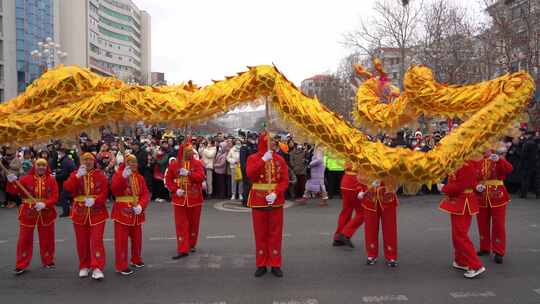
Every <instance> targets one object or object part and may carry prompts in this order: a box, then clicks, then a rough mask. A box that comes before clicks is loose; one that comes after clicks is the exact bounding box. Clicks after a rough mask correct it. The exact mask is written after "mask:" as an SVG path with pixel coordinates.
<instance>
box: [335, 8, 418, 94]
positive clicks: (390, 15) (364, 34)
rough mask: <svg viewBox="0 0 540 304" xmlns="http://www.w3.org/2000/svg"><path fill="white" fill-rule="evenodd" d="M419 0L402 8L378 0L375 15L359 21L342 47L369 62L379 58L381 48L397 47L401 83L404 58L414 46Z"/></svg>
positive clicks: (348, 34) (346, 37)
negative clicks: (353, 51) (349, 48)
mask: <svg viewBox="0 0 540 304" xmlns="http://www.w3.org/2000/svg"><path fill="white" fill-rule="evenodd" d="M422 6H423V4H422V0H417V1H410V3H409V4H408V5H405V6H404V5H403V3H402V1H401V0H379V1H377V2H376V3H375V5H374V6H373V11H374V13H375V16H374V17H373V18H369V19H365V20H361V26H360V28H359V29H358V30H356V31H353V32H349V33H346V34H345V35H344V39H343V44H344V45H345V46H348V47H351V48H352V49H354V50H355V51H356V52H359V53H362V54H363V55H365V56H367V57H368V58H370V59H373V58H374V57H377V56H379V55H380V50H381V49H382V48H397V49H398V50H399V54H400V62H399V65H400V69H399V70H400V72H399V77H398V78H399V79H397V81H398V82H399V83H400V84H401V83H402V80H403V75H404V74H405V70H406V68H407V65H408V63H407V62H408V61H409V60H408V59H407V55H408V52H409V51H410V49H411V48H412V47H413V46H414V45H415V44H416V39H417V30H418V25H419V22H420V21H421V16H422V15H421V12H422Z"/></svg>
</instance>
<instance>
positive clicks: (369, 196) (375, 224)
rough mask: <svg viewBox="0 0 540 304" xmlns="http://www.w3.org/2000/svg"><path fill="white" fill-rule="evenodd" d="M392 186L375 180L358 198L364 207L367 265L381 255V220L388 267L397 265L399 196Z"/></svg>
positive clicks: (371, 263) (373, 262) (372, 263)
mask: <svg viewBox="0 0 540 304" xmlns="http://www.w3.org/2000/svg"><path fill="white" fill-rule="evenodd" d="M391 188H392V187H390V186H387V185H385V184H384V182H381V181H379V180H375V181H373V182H372V183H371V187H369V188H368V189H367V191H366V192H359V193H358V198H360V199H363V200H362V206H363V207H364V220H365V227H364V241H365V246H366V253H367V261H366V265H374V264H375V263H376V262H377V256H378V255H379V222H380V223H381V226H382V233H383V241H384V257H385V258H386V265H387V266H388V267H397V266H398V262H397V207H398V204H399V203H398V198H397V195H396V193H395V191H394V189H391Z"/></svg>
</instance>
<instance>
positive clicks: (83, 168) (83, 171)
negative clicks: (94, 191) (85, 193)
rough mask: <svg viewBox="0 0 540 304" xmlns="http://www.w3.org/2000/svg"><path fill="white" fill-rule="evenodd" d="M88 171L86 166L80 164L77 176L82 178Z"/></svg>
mask: <svg viewBox="0 0 540 304" xmlns="http://www.w3.org/2000/svg"><path fill="white" fill-rule="evenodd" d="M86 173H88V172H87V171H86V166H80V167H79V170H77V173H76V174H75V175H76V176H77V178H81V177H82V176H85V175H86Z"/></svg>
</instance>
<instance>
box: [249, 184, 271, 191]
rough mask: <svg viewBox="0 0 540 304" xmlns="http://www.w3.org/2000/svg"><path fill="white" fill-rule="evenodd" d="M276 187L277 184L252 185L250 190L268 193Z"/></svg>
mask: <svg viewBox="0 0 540 304" xmlns="http://www.w3.org/2000/svg"><path fill="white" fill-rule="evenodd" d="M276 187H277V184H253V185H252V186H251V189H253V190H261V191H270V190H275V189H276Z"/></svg>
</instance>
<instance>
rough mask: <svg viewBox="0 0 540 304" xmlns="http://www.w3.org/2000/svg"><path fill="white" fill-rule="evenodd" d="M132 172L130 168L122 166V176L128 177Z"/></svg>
mask: <svg viewBox="0 0 540 304" xmlns="http://www.w3.org/2000/svg"><path fill="white" fill-rule="evenodd" d="M132 173H133V172H131V168H130V167H126V168H124V171H122V176H123V177H124V178H128V177H129V176H130V175H131V174H132Z"/></svg>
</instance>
